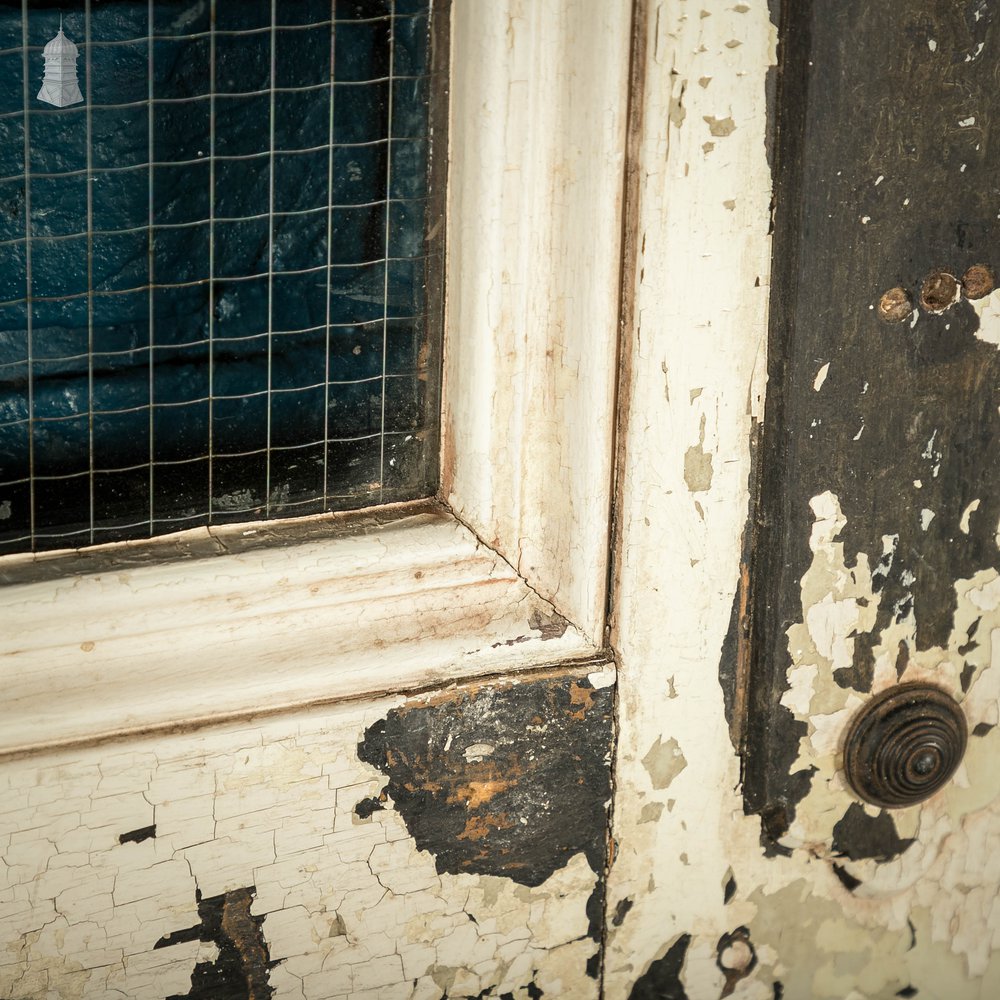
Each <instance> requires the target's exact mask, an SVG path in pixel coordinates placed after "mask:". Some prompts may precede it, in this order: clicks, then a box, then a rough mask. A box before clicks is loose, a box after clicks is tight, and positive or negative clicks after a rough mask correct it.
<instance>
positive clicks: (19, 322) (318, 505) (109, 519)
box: [0, 0, 439, 552]
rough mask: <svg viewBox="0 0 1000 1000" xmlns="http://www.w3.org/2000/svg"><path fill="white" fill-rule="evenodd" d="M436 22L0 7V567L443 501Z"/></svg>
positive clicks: (363, 3) (205, 5)
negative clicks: (434, 266) (434, 306)
mask: <svg viewBox="0 0 1000 1000" xmlns="http://www.w3.org/2000/svg"><path fill="white" fill-rule="evenodd" d="M429 7H430V5H429V0H183V2H177V0H174V2H169V0H85V2H76V3H67V4H66V5H65V6H64V7H63V8H62V9H60V8H59V7H57V6H55V5H53V4H48V3H46V4H44V5H41V4H37V3H28V2H27V0H22V3H21V4H20V8H19V9H17V5H16V4H12V3H9V2H8V3H7V4H6V5H2V4H0V255H2V257H0V259H2V264H0V552H11V551H26V550H29V549H35V550H38V549H52V548H63V547H75V546H80V545H87V544H93V543H99V542H106V541H115V540H120V539H126V538H141V537H147V536H150V535H155V534H162V533H165V532H169V531H174V530H178V529H181V528H189V527H194V526H197V525H203V524H210V523H222V522H232V521H248V520H255V519H258V518H266V517H276V516H282V517H288V516H294V515H298V514H311V513H317V512H320V511H328V510H343V509H351V508H357V507H362V506H367V505H369V504H372V503H382V502H390V501H394V500H402V499H411V498H415V497H420V496H426V495H428V494H429V493H431V492H433V488H434V484H435V480H436V475H437V468H436V455H435V448H434V447H433V445H434V441H435V438H436V422H437V413H436V400H437V380H438V377H439V376H438V374H437V372H436V371H435V370H434V369H435V368H436V358H437V357H438V354H439V352H438V348H437V339H436V335H437V331H436V330H435V329H434V325H433V324H429V323H428V320H427V287H426V283H427V280H428V279H427V271H428V263H429V259H428V254H427V249H426V247H427V243H426V240H425V236H426V233H427V229H428V204H429V200H428V194H429V192H428V174H429V159H430V149H429V124H428V122H429V117H428V97H429V88H430V76H429V73H430V69H429V58H430V54H429V49H430V41H429V39H430V23H429V22H430V19H431V11H430V9H429ZM60 16H62V17H63V26H64V30H65V33H66V35H67V36H68V37H69V38H70V39H71V40H72V41H73V42H74V43H76V44H77V45H78V46H79V60H78V67H77V68H78V76H79V82H80V89H81V91H82V93H83V96H84V101H83V102H82V103H79V104H76V105H73V106H70V107H66V108H55V107H52V106H50V105H48V104H45V103H42V102H41V101H39V100H37V97H36V95H37V94H38V90H39V88H40V86H41V80H42V73H43V64H44V63H43V49H44V46H45V44H46V43H47V42H48V41H49V40H50V39H51V38H53V37H54V36H55V35H56V33H57V31H58V30H59V23H60Z"/></svg>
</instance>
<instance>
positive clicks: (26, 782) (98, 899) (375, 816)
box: [0, 701, 597, 1000]
mask: <svg viewBox="0 0 1000 1000" xmlns="http://www.w3.org/2000/svg"><path fill="white" fill-rule="evenodd" d="M396 703H398V702H397V701H383V702H378V703H368V704H361V705H353V706H350V707H343V708H338V709H332V710H325V711H321V710H313V711H309V712H300V713H298V714H297V715H295V716H294V717H286V718H282V719H275V720H272V721H269V722H267V723H265V724H262V725H246V726H243V727H227V728H223V729H218V730H214V731H211V732H203V733H199V734H192V735H177V736H170V737H160V738H156V739H144V740H135V741H133V742H130V743H129V744H128V745H127V746H119V745H116V746H106V747H102V748H95V749H90V750H82V751H61V752H59V753H56V754H52V755H49V756H47V757H45V758H43V759H30V760H24V761H19V762H13V763H7V764H5V765H3V766H2V767H0V789H2V791H0V801H2V803H3V810H2V816H0V849H2V855H3V861H4V863H3V865H0V996H3V997H5V998H9V1000H39V998H41V997H46V996H47V997H53V998H54V997H59V998H73V997H80V998H82V997H93V998H95V1000H96V998H104V997H109V996H122V997H128V998H129V1000H146V998H150V1000H153V998H155V1000H162V998H163V997H164V996H168V995H171V994H178V995H185V994H186V993H187V991H188V990H189V989H190V986H191V973H192V970H193V969H194V966H195V963H196V962H199V961H211V960H212V959H213V958H214V957H215V955H216V953H217V949H216V946H215V945H214V944H211V943H208V944H204V943H199V942H197V941H195V942H191V943H189V944H182V945H171V946H169V947H161V948H158V949H155V950H154V945H155V944H156V942H157V941H158V940H159V939H160V938H162V937H163V936H165V935H167V934H170V933H171V932H173V931H177V930H182V929H184V928H187V927H192V926H194V925H196V924H197V923H198V922H199V917H198V913H197V904H196V896H195V893H196V891H200V892H201V893H202V895H203V896H205V897H209V896H213V895H218V894H220V893H224V892H227V891H230V890H234V889H238V888H243V887H247V886H251V885H253V886H256V899H255V901H254V902H253V905H252V910H251V912H252V913H253V914H254V915H257V916H263V917H264V923H263V934H264V938H265V940H266V942H267V944H268V947H269V950H270V958H271V960H272V961H273V962H278V963H279V964H277V965H275V967H274V968H272V969H271V972H270V983H271V985H272V987H274V989H275V997H276V1000H334V998H336V1000H347V998H348V997H350V998H368V1000H377V998H388V997H392V998H414V1000H416V998H420V1000H438V998H439V997H440V996H441V995H442V992H443V991H444V990H447V991H449V995H453V996H454V995H458V996H465V995H472V996H475V995H478V994H479V993H480V992H481V991H482V990H484V989H487V988H491V987H495V992H494V993H493V994H491V995H495V996H499V995H500V994H501V993H503V992H513V993H514V995H515V996H517V997H527V995H528V994H527V992H526V987H527V986H528V984H530V983H535V984H536V986H537V987H538V988H540V989H542V990H544V993H545V995H546V996H567V997H570V996H572V997H577V996H579V997H596V995H597V984H596V982H595V981H594V980H593V979H591V978H589V977H588V976H587V975H586V972H585V969H586V963H587V959H588V958H589V957H590V956H591V955H592V954H593V953H594V951H595V949H596V947H597V946H596V943H595V942H594V941H593V940H592V939H591V938H590V937H589V936H588V921H587V914H586V901H587V898H588V897H589V895H590V892H591V891H592V889H593V887H594V884H595V878H596V876H595V875H594V873H593V871H591V869H590V866H589V865H588V863H587V861H586V858H585V857H584V856H583V855H582V854H579V855H576V856H574V857H572V858H570V859H568V863H567V865H566V866H565V867H564V868H561V869H560V870H558V871H557V872H555V873H554V874H553V875H552V876H551V877H550V878H549V879H548V880H547V881H546V882H545V883H543V884H542V885H540V886H538V887H537V888H528V887H526V886H524V885H519V884H518V883H516V882H513V881H512V880H511V879H508V878H500V877H492V876H479V875H449V874H439V873H438V872H437V871H436V869H435V863H434V858H433V857H432V856H431V855H430V854H428V853H427V852H425V851H420V850H417V848H416V846H415V844H414V842H413V840H412V839H411V838H410V836H409V834H408V832H407V830H406V827H405V825H404V823H403V820H402V819H401V817H400V816H399V814H398V813H397V812H396V811H395V810H394V809H393V808H392V803H391V800H390V801H389V802H388V803H387V804H386V808H385V809H384V810H381V811H376V812H374V813H372V815H371V816H370V818H368V819H361V818H359V816H358V815H357V814H356V813H355V811H354V807H355V805H356V804H357V803H358V802H360V801H361V800H363V799H366V798H368V797H372V796H377V795H378V794H379V791H380V789H381V788H382V787H383V785H384V784H385V776H384V775H382V774H381V773H379V772H378V771H375V770H374V769H373V768H371V767H369V766H368V765H366V764H363V763H361V762H360V761H358V759H357V756H356V747H357V743H358V741H359V738H360V737H361V735H362V734H363V731H364V729H365V727H366V726H367V725H369V724H370V723H372V722H373V721H375V720H376V719H378V718H380V717H382V716H383V715H384V714H385V712H386V711H387V710H388V709H389V708H390V707H392V706H393V705H394V704H396ZM470 749H471V748H470ZM484 752H485V751H484ZM153 823H155V825H156V834H155V837H153V838H150V839H147V840H143V841H142V842H141V843H125V844H120V843H119V840H118V838H119V837H120V835H121V834H123V833H125V832H127V831H131V830H135V829H137V828H141V827H145V826H148V825H151V824H153Z"/></svg>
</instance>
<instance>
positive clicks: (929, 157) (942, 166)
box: [743, 0, 1000, 843]
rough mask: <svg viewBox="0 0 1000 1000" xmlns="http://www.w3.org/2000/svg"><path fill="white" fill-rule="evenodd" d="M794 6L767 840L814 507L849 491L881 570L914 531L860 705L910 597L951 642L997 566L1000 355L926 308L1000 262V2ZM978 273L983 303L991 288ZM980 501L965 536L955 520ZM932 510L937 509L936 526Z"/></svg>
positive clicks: (901, 554) (850, 529)
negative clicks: (964, 608)
mask: <svg viewBox="0 0 1000 1000" xmlns="http://www.w3.org/2000/svg"><path fill="white" fill-rule="evenodd" d="M784 6H785V9H784V11H783V12H782V24H781V35H780V37H781V45H780V50H779V57H780V67H781V68H780V75H779V80H778V87H777V98H776V112H775V159H774V169H775V192H776V193H775V234H774V272H773V278H772V287H773V292H772V302H771V329H770V361H769V385H768V400H767V407H766V415H765V430H764V440H763V451H762V461H761V463H760V467H761V469H762V477H761V481H760V484H759V496H758V498H757V503H756V504H755V523H754V525H753V531H754V540H753V572H752V579H753V588H754V592H753V595H752V598H753V599H752V615H751V623H752V639H751V649H752V653H751V668H750V681H749V699H748V702H749V707H748V713H747V718H746V720H745V725H744V730H743V732H744V747H745V751H744V752H745V785H744V791H745V800H746V807H747V809H748V811H752V812H757V813H760V814H761V816H762V818H763V820H764V824H763V826H764V831H765V834H766V839H767V841H768V842H771V843H773V839H774V838H775V837H777V836H780V835H781V833H783V832H784V831H785V830H786V829H787V827H788V823H789V822H790V821H791V818H792V816H793V815H794V811H795V807H796V804H797V803H798V802H799V801H800V800H801V798H802V797H803V795H804V794H805V792H806V791H807V789H808V786H809V781H810V774H809V773H808V772H805V771H796V768H795V764H794V761H795V756H796V750H797V744H798V739H799V737H800V735H801V734H802V731H803V725H802V724H801V723H799V722H797V721H796V720H795V719H794V718H793V717H792V716H791V714H790V713H789V712H788V710H787V709H784V708H782V707H781V706H780V705H779V699H780V697H781V694H782V692H783V691H784V690H785V688H786V686H787V682H786V675H787V670H788V667H789V666H790V661H789V654H788V649H787V640H786V635H785V630H786V629H787V627H788V626H789V624H791V623H792V622H796V621H801V619H802V609H801V597H800V589H799V588H800V580H801V577H802V575H803V573H804V572H805V570H806V568H807V567H808V565H809V562H810V552H809V548H808V540H809V534H810V526H811V523H812V519H813V518H812V512H811V510H810V507H809V500H810V498H812V497H814V496H816V495H817V494H820V493H822V492H824V491H826V490H830V491H831V492H833V493H835V494H836V495H837V497H838V498H839V501H840V504H841V507H842V509H843V512H844V514H845V516H846V518H847V527H846V528H845V529H844V531H843V533H842V536H841V537H842V539H843V541H844V543H845V555H846V558H847V561H848V563H849V564H850V563H851V562H852V561H853V560H854V559H855V558H856V557H857V555H858V553H859V552H866V553H868V554H869V556H870V557H871V558H872V560H873V564H874V562H877V560H878V558H879V556H880V555H881V553H882V536H883V535H898V538H899V540H898V544H897V547H896V557H895V558H894V560H893V561H892V565H891V567H888V569H887V571H886V572H885V574H884V576H882V577H881V578H880V581H879V586H880V587H881V588H882V600H881V602H880V610H879V615H878V620H877V622H876V625H875V629H874V631H873V632H872V633H871V634H870V635H867V636H859V637H858V641H857V642H856V653H855V660H854V663H853V665H852V667H851V669H850V670H846V671H843V672H842V673H841V674H840V675H839V676H838V677H836V681H837V683H839V684H841V686H844V687H851V688H854V689H856V690H858V691H862V692H864V691H868V690H870V688H871V683H872V671H873V666H874V664H873V659H872V653H871V650H872V647H873V644H874V642H875V641H877V638H878V636H879V634H880V633H881V632H882V630H883V629H884V628H885V627H886V625H887V624H888V623H889V616H890V614H892V613H893V612H892V609H893V607H894V606H895V605H897V602H900V601H901V602H903V605H902V606H903V608H904V609H905V608H907V607H908V605H909V602H910V600H911V598H910V597H909V596H908V595H910V594H912V605H913V608H914V612H915V616H916V621H917V632H916V643H917V646H918V648H921V649H924V648H928V647H930V646H933V645H937V644H941V643H944V642H945V641H946V640H947V637H948V633H949V631H950V629H951V626H952V618H953V612H954V609H955V595H954V590H953V585H954V581H955V580H956V579H958V578H961V577H970V576H972V575H973V574H974V573H975V572H977V571H979V570H982V569H984V568H987V567H991V566H996V565H997V562H998V560H997V545H996V541H995V533H996V525H997V522H998V518H1000V489H998V485H1000V462H998V461H997V449H998V441H1000V413H998V403H1000V393H998V386H1000V353H998V350H997V348H996V347H995V346H994V345H992V344H988V343H985V342H983V341H982V340H979V339H977V338H976V336H975V331H976V330H977V328H978V318H977V315H976V313H975V311H974V309H973V308H972V305H971V304H970V302H969V300H968V297H967V295H965V294H960V296H959V299H958V301H957V302H955V304H953V305H951V306H950V308H947V309H946V310H944V311H941V312H936V311H930V309H929V308H927V307H931V309H935V308H938V307H940V305H942V304H943V303H942V302H941V298H940V296H941V293H942V291H945V292H946V291H947V287H948V280H947V275H951V276H953V277H954V278H956V279H961V277H962V276H963V275H964V274H966V272H967V270H968V269H969V268H970V267H973V266H974V265H987V266H988V267H989V268H992V269H993V270H994V271H997V270H998V268H1000V244H998V236H1000V148H998V146H997V143H996V141H995V140H994V139H993V136H992V131H993V122H994V119H995V117H996V116H997V112H998V110H1000V88H998V86H997V83H998V70H997V67H998V65H1000V59H998V56H1000V51H998V47H1000V39H998V33H1000V26H998V23H997V22H998V16H997V14H996V9H995V7H994V6H993V5H988V4H987V3H985V2H984V0H964V2H959V0H909V2H907V3H899V2H898V0H815V2H811V3H801V2H797V0H790V2H786V3H785V5H784ZM981 276H982V272H980V273H979V277H981ZM928 278H930V279H931V280H930V281H928ZM976 279H977V275H976V274H975V273H974V274H973V275H970V277H969V279H968V283H969V287H968V289H967V292H968V293H969V294H981V292H982V288H981V287H980V288H976V287H974V285H975V281H976ZM900 289H901V290H902V292H903V293H905V296H906V297H907V298H908V299H909V301H910V302H911V303H913V304H914V305H915V306H917V307H918V311H917V314H916V316H917V318H916V321H915V323H912V324H911V318H910V317H911V315H912V314H909V313H908V314H907V316H906V318H904V319H903V320H902V321H900V320H899V316H898V315H892V309H890V308H889V306H892V305H893V303H892V301H891V299H892V297H890V301H889V302H888V303H886V302H883V296H884V295H885V294H886V293H887V292H892V291H893V290H900ZM922 294H923V299H924V305H920V303H921V296H922ZM895 298H896V306H897V307H898V299H899V292H898V291H897V292H896V293H895ZM897 311H901V310H897ZM826 362H829V363H830V369H829V374H828V377H827V380H826V383H825V385H824V387H823V391H822V392H816V391H815V390H814V389H813V380H814V378H815V375H816V373H817V371H818V369H819V368H820V367H821V365H823V364H824V363H826ZM862 427H863V428H864V430H863V432H862V433H861V435H860V437H858V432H859V430H861V428H862ZM932 437H933V444H932V446H931V447H930V448H929V447H928V442H929V441H931V439H932ZM915 481H920V482H921V483H922V486H921V487H920V488H917V487H916V486H915V485H914V482H915ZM977 497H979V498H981V504H980V507H979V509H978V510H977V511H976V513H975V514H974V515H973V516H972V518H971V520H970V523H969V532H968V534H964V533H962V532H960V531H959V530H958V528H957V523H958V519H959V517H960V515H961V512H962V510H963V509H964V508H965V507H966V505H967V504H968V503H969V502H970V501H971V500H973V499H975V498H977ZM924 507H926V508H929V509H931V510H934V511H936V512H937V513H938V516H936V517H935V518H934V520H933V521H932V522H931V524H930V525H929V526H928V527H927V529H926V530H924V529H923V528H922V526H921V523H920V521H921V513H920V512H921V508H924ZM904 574H912V575H913V576H914V577H915V582H914V583H912V584H911V585H908V584H907V583H906V579H907V577H905V576H904ZM906 655H907V651H906V650H901V651H900V656H901V657H903V658H904V662H905V657H906Z"/></svg>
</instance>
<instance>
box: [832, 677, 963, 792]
mask: <svg viewBox="0 0 1000 1000" xmlns="http://www.w3.org/2000/svg"><path fill="white" fill-rule="evenodd" d="M967 741H968V727H967V726H966V723H965V715H964V714H963V713H962V710H961V708H959V706H958V704H957V703H956V702H955V700H954V699H953V698H952V697H951V696H950V695H949V694H947V693H946V692H944V691H942V690H941V689H940V688H937V687H934V686H933V685H931V684H900V685H898V686H897V687H894V688H889V689H888V690H887V691H883V692H882V693H881V694H879V695H876V696H875V697H874V698H872V700H871V701H869V702H868V704H867V705H865V706H864V707H863V708H862V709H861V710H860V711H859V712H858V714H857V715H856V716H855V717H854V719H853V720H852V722H851V725H850V728H849V729H848V731H847V738H846V740H845V742H844V771H845V773H846V776H847V780H848V782H849V783H850V785H851V787H852V788H853V789H854V791H855V792H857V794H858V795H859V796H860V797H861V798H862V799H864V800H865V801H866V802H870V803H872V804H873V805H877V806H883V807H885V808H890V809H898V808H901V807H903V806H912V805H915V804H916V803H918V802H922V801H923V800H924V799H926V798H929V797H930V796H931V795H933V794H934V793H935V792H936V791H937V790H938V789H939V788H941V786H942V785H944V784H945V783H946V782H947V781H948V780H949V779H950V778H951V776H952V775H953V774H954V773H955V769H956V768H957V767H958V765H959V763H960V762H961V760H962V756H963V754H964V753H965V746H966V743H967Z"/></svg>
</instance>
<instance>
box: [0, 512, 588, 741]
mask: <svg viewBox="0 0 1000 1000" xmlns="http://www.w3.org/2000/svg"><path fill="white" fill-rule="evenodd" d="M337 525H341V527H340V528H339V530H338V529H337ZM332 529H333V530H332ZM278 538H280V539H281V541H280V543H279V544H276V543H275V539H278ZM102 550H105V551H102ZM112 556H113V559H114V561H113V562H112ZM102 560H103V562H104V563H105V565H102ZM160 560H170V561H160ZM67 572H68V573H70V574H71V575H66V574H67ZM15 580H16V581H19V582H17V584H16V585H10V584H11V583H12V582H13V581H15ZM0 581H3V582H6V583H7V584H8V586H6V587H5V588H4V589H3V590H0V619H2V621H3V628H2V636H0V664H2V667H0V669H2V677H3V685H4V698H3V703H2V705H0V755H2V754H9V753H17V752H23V751H26V750H29V749H32V748H38V747H42V746H51V745H60V744H64V743H69V742H75V741H79V740H89V739H95V738H105V737H109V736H114V735H120V734H126V733H131V732H138V731H142V730H146V729H150V728H163V727H172V726H179V725H188V726H190V725H194V724H197V723H200V722H203V721H211V720H218V719H222V718H226V717H233V716H238V715H240V714H253V713H257V712H261V713H264V712H272V711H277V710H281V709H284V708H291V707H295V706H299V705H305V704H312V703H317V702H322V701H335V700H341V699H346V698H354V697H360V696H362V695H372V694H377V693H380V692H390V691H392V692H400V691H406V690H412V689H416V688H421V687H424V686H429V685H434V684H446V683H449V682H451V681H454V680H458V679H460V678H463V677H473V676H481V675H484V674H492V673H498V672H501V671H508V670H517V669H524V668H528V667H533V666H539V665H541V664H543V663H546V662H552V661H556V660H566V659H574V658H577V657H587V656H589V655H592V654H594V653H595V652H596V650H595V648H594V646H593V645H592V644H591V643H590V642H589V641H588V640H587V639H586V638H585V637H584V636H583V635H582V634H581V632H580V631H579V630H577V629H576V628H574V627H573V626H572V625H570V624H569V623H568V622H566V620H565V619H563V618H562V617H560V616H559V615H558V614H556V612H555V610H554V609H553V607H552V605H550V604H549V603H548V602H547V601H544V600H543V599H542V598H540V597H539V596H538V595H537V594H536V593H535V592H534V591H533V590H531V588H530V587H528V586H527V584H525V583H524V581H523V580H521V579H520V578H519V577H518V575H517V574H516V573H515V572H514V570H513V569H511V567H510V566H509V565H508V564H507V563H506V562H505V561H504V560H503V559H502V558H501V557H500V556H498V555H497V554H496V553H494V552H493V551H491V550H490V549H488V548H486V547H485V546H484V545H482V543H481V542H480V541H479V540H478V539H477V538H476V536H475V535H474V534H473V533H472V532H471V531H470V530H469V529H468V528H466V527H465V526H464V525H462V524H461V523H460V522H458V521H457V520H456V519H454V518H453V517H452V516H450V515H449V514H448V513H446V512H445V511H443V510H442V509H440V508H436V507H434V506H433V505H431V504H429V503H418V504H405V505H397V506H396V507H395V508H394V509H392V510H389V511H387V512H386V511H384V509H383V513H380V514H377V515H374V516H369V517H361V518H360V519H359V518H358V517H357V516H356V515H355V516H353V517H349V518H340V519H338V518H337V517H336V516H330V515H322V516H319V517H316V518H308V519H305V521H304V523H299V524H298V525H293V524H289V523H285V524H282V523H280V522H266V523H258V524H249V525H247V524H244V525H236V526H232V527H226V528H222V529H219V528H211V529H209V528H201V529H195V530H192V531H189V532H182V533H181V534H179V535H174V536H167V537H165V538H162V539H157V540H154V541H152V542H144V543H138V544H133V543H128V544H125V545H121V544H118V545H115V546H103V547H98V548H96V549H90V550H86V552H83V553H80V554H79V555H77V556H76V557H74V556H73V555H72V554H69V555H68V556H67V554H65V553H63V554H61V555H57V556H53V555H51V554H48V555H43V556H31V555H27V556H7V557H4V558H2V559H0ZM25 581H27V582H25Z"/></svg>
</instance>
